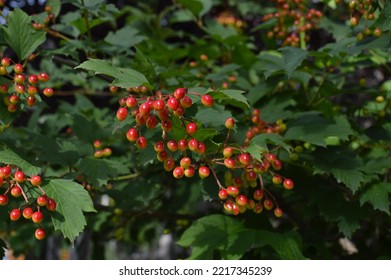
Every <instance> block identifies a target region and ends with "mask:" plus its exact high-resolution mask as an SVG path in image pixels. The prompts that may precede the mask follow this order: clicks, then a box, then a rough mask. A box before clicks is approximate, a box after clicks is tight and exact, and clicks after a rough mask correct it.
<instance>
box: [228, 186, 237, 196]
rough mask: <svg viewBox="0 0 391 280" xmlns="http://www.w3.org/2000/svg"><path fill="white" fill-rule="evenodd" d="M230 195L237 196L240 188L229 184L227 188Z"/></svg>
mask: <svg viewBox="0 0 391 280" xmlns="http://www.w3.org/2000/svg"><path fill="white" fill-rule="evenodd" d="M227 192H228V195H230V196H232V197H235V196H237V195H238V194H239V189H238V188H237V187H235V186H229V187H228V188H227Z"/></svg>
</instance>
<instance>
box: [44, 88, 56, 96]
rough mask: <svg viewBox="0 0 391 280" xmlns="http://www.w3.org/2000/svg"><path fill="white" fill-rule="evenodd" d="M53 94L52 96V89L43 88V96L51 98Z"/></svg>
mask: <svg viewBox="0 0 391 280" xmlns="http://www.w3.org/2000/svg"><path fill="white" fill-rule="evenodd" d="M53 94H54V91H53V89H52V88H45V89H44V90H43V95H45V96H47V97H51V96H53Z"/></svg>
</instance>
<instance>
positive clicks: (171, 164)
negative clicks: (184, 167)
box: [163, 158, 175, 171]
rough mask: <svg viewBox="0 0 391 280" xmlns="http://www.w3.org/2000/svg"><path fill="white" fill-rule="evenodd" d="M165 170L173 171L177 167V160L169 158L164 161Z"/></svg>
mask: <svg viewBox="0 0 391 280" xmlns="http://www.w3.org/2000/svg"><path fill="white" fill-rule="evenodd" d="M163 166H164V170H166V171H171V170H173V169H174V167H175V160H174V159H173V158H168V159H166V160H165V161H164V163H163Z"/></svg>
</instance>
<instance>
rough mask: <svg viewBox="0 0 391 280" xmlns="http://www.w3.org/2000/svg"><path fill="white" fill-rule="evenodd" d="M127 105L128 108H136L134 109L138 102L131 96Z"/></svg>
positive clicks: (127, 100)
mask: <svg viewBox="0 0 391 280" xmlns="http://www.w3.org/2000/svg"><path fill="white" fill-rule="evenodd" d="M125 104H126V107H128V108H134V107H136V105H137V100H136V98H134V97H133V96H129V97H128V98H127V99H126V102H125Z"/></svg>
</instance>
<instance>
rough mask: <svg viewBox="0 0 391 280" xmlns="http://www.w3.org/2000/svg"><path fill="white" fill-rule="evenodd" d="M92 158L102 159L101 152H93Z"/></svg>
mask: <svg viewBox="0 0 391 280" xmlns="http://www.w3.org/2000/svg"><path fill="white" fill-rule="evenodd" d="M94 157H95V158H102V157H103V151H102V150H98V151H95V153H94Z"/></svg>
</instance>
